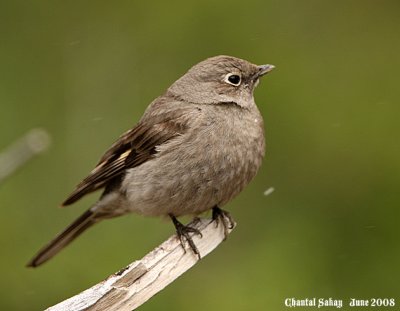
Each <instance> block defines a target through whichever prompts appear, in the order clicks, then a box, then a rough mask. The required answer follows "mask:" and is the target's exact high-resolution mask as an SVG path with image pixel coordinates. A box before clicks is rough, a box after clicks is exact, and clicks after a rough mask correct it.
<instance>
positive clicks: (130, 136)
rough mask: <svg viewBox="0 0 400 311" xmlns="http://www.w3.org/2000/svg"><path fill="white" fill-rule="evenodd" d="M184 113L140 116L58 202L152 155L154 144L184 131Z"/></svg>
mask: <svg viewBox="0 0 400 311" xmlns="http://www.w3.org/2000/svg"><path fill="white" fill-rule="evenodd" d="M187 113H188V111H187V109H180V110H174V111H172V112H168V113H162V114H160V115H156V116H154V115H153V116H152V117H151V118H145V119H142V121H140V122H139V123H138V124H137V125H136V126H135V127H134V128H133V129H131V130H129V131H127V132H125V133H124V134H123V135H121V136H120V138H119V139H118V140H117V141H116V142H115V143H114V144H113V145H112V146H111V147H110V149H109V150H108V151H107V152H106V153H105V154H104V155H103V156H102V158H101V159H100V161H99V163H98V164H97V166H96V167H95V168H94V169H93V170H92V171H91V172H90V174H89V175H88V176H87V177H86V178H85V179H83V180H82V181H81V182H80V183H79V184H78V186H77V187H76V189H75V191H73V192H72V193H71V194H70V195H69V196H68V198H67V199H66V200H65V201H64V202H63V203H62V205H63V206H66V205H70V204H72V203H74V202H76V201H77V200H79V199H80V198H81V197H83V196H84V195H86V194H88V193H90V192H93V191H95V190H98V189H100V188H103V187H105V186H107V184H108V183H109V182H111V181H112V180H113V179H115V178H116V177H118V176H121V175H123V174H124V172H125V170H126V169H128V168H132V167H135V166H138V165H140V164H142V163H144V162H146V161H148V160H149V159H151V158H153V157H154V155H155V154H156V153H157V151H156V147H157V146H160V145H162V144H163V143H165V142H167V141H169V140H170V139H172V138H174V137H176V136H179V135H182V134H184V133H185V131H186V130H187V128H188V124H187V117H185V116H186V115H187Z"/></svg>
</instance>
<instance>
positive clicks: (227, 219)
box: [212, 206, 235, 240]
mask: <svg viewBox="0 0 400 311" xmlns="http://www.w3.org/2000/svg"><path fill="white" fill-rule="evenodd" d="M212 221H215V224H216V226H217V227H218V224H219V223H220V222H221V223H222V225H223V226H224V236H225V238H224V240H226V238H227V237H228V230H231V229H233V227H234V226H235V221H234V220H233V218H232V216H231V214H229V212H227V211H224V210H223V209H220V208H219V207H218V206H214V207H213V208H212Z"/></svg>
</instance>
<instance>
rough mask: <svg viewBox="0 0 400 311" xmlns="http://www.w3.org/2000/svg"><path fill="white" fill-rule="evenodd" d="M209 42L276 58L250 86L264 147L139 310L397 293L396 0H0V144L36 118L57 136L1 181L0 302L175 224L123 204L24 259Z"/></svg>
mask: <svg viewBox="0 0 400 311" xmlns="http://www.w3.org/2000/svg"><path fill="white" fill-rule="evenodd" d="M218 54H228V55H233V56H237V57H241V58H244V59H247V60H250V61H252V62H254V63H258V64H261V63H271V64H274V65H276V67H277V68H276V70H274V72H273V73H271V74H270V75H268V76H267V77H266V78H264V79H263V81H262V82H261V84H260V86H259V87H258V89H257V91H256V94H255V96H256V101H257V103H258V105H259V107H260V110H261V111H262V114H263V115H264V118H265V123H266V132H267V156H266V159H265V161H264V164H263V167H262V169H261V171H260V173H259V174H258V176H257V177H256V179H255V180H254V182H253V183H252V184H251V185H250V186H249V187H248V188H247V189H246V190H245V191H244V192H243V193H242V194H241V195H240V196H239V197H238V198H236V199H235V200H234V201H233V202H231V203H230V204H229V205H228V206H226V208H227V209H228V210H230V211H231V212H232V214H233V216H234V218H235V219H236V221H237V222H238V227H237V229H236V230H235V231H234V232H233V233H232V235H231V236H230V238H229V239H228V241H227V242H226V243H223V244H222V245H221V246H220V247H219V248H218V249H217V250H215V251H214V252H213V253H212V254H211V255H209V256H208V257H206V258H204V259H203V260H202V261H201V262H200V263H199V264H198V265H197V266H196V267H194V268H193V269H192V270H190V271H189V272H188V273H186V274H185V275H184V276H182V277H181V278H180V279H178V280H177V281H176V282H174V283H173V284H172V285H170V286H169V287H168V288H166V289H165V290H164V291H162V292H161V293H160V294H158V295H157V296H156V297H154V298H153V299H151V300H150V301H149V302H148V303H146V304H145V305H144V306H143V307H142V308H141V310H188V309H190V310H192V311H195V310H284V309H286V308H285V307H284V304H283V301H284V299H285V298H287V297H297V298H304V297H308V298H312V297H327V298H328V297H333V298H341V299H344V300H346V301H347V299H349V298H350V297H352V298H354V297H356V298H372V297H375V298H377V297H381V298H386V297H389V298H396V299H397V301H396V302H397V306H398V305H400V294H399V290H400V283H399V280H400V278H399V277H400V267H399V262H400V248H399V237H400V232H399V231H400V230H399V216H400V212H399V203H400V194H399V185H400V180H399V171H400V144H399V134H400V105H399V99H400V87H399V75H400V2H399V1H394V0H393V1H372V0H363V1H361V0H358V1H317V0H315V1H314V0H312V1H311V0H307V1H294V0H293V1H278V0H273V1H272V0H262V1H261V0H260V1H257V0H249V1H236V0H231V1H229V2H228V1H220V2H217V1H211V0H208V1H197V2H196V1H153V2H152V1H147V2H144V1H114V2H112V1H81V2H79V1H64V2H61V1H48V0H47V1H20V0H17V1H16V0H14V1H5V0H3V1H1V2H0V108H1V110H0V111H1V113H0V124H1V131H0V150H1V149H3V148H6V146H8V145H9V144H11V143H12V142H13V141H14V140H16V139H17V138H18V137H19V136H21V135H23V134H24V133H25V132H26V131H28V130H29V129H30V128H32V127H37V126H40V127H43V128H45V129H47V130H48V131H49V133H50V134H51V135H52V139H53V143H52V145H51V148H50V149H49V150H48V151H47V152H46V153H45V154H43V155H41V156H40V157H36V158H35V159H34V160H33V161H31V162H29V163H28V164H27V165H25V166H24V167H23V168H22V169H21V170H19V171H18V172H17V173H15V174H14V175H12V176H11V177H10V178H8V179H7V180H5V181H3V182H2V184H1V185H0V206H1V215H2V216H1V220H0V241H1V249H2V251H1V256H0V264H1V282H0V309H1V310H40V309H43V308H45V307H47V306H50V305H53V304H55V303H57V302H59V301H61V300H64V299H65V298H67V297H69V296H71V295H74V294H76V293H78V292H80V291H81V290H83V289H85V288H87V287H89V286H91V285H93V284H94V283H97V282H98V281H100V280H102V279H103V278H105V277H106V276H108V275H109V274H110V273H112V272H114V271H117V270H118V269H119V268H121V267H123V266H124V265H126V264H128V263H129V262H130V261H132V260H134V259H138V258H140V257H141V256H142V255H144V254H145V253H146V252H148V251H149V250H151V249H152V248H153V247H155V246H156V245H158V244H159V243H160V242H162V241H163V240H165V239H166V238H167V237H168V236H169V235H171V234H172V233H173V231H174V229H173V226H172V224H170V223H169V222H165V221H162V220H159V219H151V218H143V217H140V216H137V215H131V216H127V217H123V218H119V219H114V220H111V221H107V222H104V223H102V224H100V225H98V226H95V227H94V228H93V229H91V230H89V231H88V232H87V233H86V234H84V235H83V236H82V237H81V238H80V239H78V240H77V241H76V242H75V243H73V244H72V245H71V246H70V247H68V248H67V249H66V250H65V251H63V252H62V253H61V254H60V255H59V256H57V257H56V258H54V260H52V261H51V262H49V263H48V264H46V265H44V266H43V267H40V268H39V269H37V270H32V269H27V268H25V267H24V265H25V264H26V262H27V261H28V260H29V259H30V257H31V256H32V255H33V254H34V253H35V252H36V251H37V249H38V248H39V247H41V246H42V245H43V244H44V243H45V242H47V241H48V240H49V239H51V238H52V237H53V236H54V235H55V234H56V233H57V232H58V231H60V230H61V229H62V228H63V227H64V226H66V225H67V224H68V223H69V222H71V221H72V220H73V219H74V218H75V217H77V216H78V215H79V214H80V213H81V212H82V211H83V210H85V209H86V208H87V207H88V206H89V205H90V204H91V202H93V201H94V200H96V198H97V195H98V193H96V194H94V195H90V196H89V197H87V198H85V199H83V200H81V201H79V202H78V203H77V204H75V205H74V206H72V207H69V208H66V209H59V208H57V207H58V205H59V204H60V202H62V201H63V199H64V198H65V197H66V195H68V194H69V192H70V191H71V190H72V189H73V188H74V187H75V185H76V183H77V182H79V181H80V179H81V178H82V177H84V176H85V175H86V173H88V172H89V171H90V170H91V169H92V168H93V166H94V165H95V163H96V162H97V160H98V158H99V157H100V156H101V154H102V152H103V151H104V150H105V149H106V148H108V147H109V146H110V144H111V143H112V142H113V141H114V140H115V139H116V138H117V137H118V136H119V134H120V133H122V132H123V131H125V130H127V129H129V128H130V127H131V126H132V125H133V124H135V123H136V122H137V120H138V119H139V118H140V116H141V114H142V113H143V111H144V109H145V107H146V106H147V104H148V103H150V101H151V100H153V99H154V98H155V97H157V96H158V95H160V94H161V93H162V92H163V91H164V90H165V89H166V88H167V87H168V86H169V85H170V84H171V83H172V82H173V81H175V80H176V79H177V78H178V77H179V76H180V75H182V74H183V73H184V72H185V71H186V70H187V69H189V68H190V67H191V66H192V65H193V64H195V63H197V62H198V61H201V60H203V59H205V58H207V57H209V56H214V55H218ZM270 187H273V188H274V189H275V191H274V192H273V193H272V194H271V195H269V196H264V195H263V193H264V191H265V190H266V189H268V188H270ZM189 204H190V203H189Z"/></svg>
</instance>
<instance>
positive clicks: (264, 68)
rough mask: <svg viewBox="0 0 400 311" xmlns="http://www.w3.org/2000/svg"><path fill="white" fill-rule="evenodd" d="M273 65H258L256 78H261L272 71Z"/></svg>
mask: <svg viewBox="0 0 400 311" xmlns="http://www.w3.org/2000/svg"><path fill="white" fill-rule="evenodd" d="M274 68H275V66H274V65H269V64H267V65H260V66H258V70H259V71H258V73H257V78H259V77H262V76H263V75H265V74H267V73H268V72H270V71H272V69H274Z"/></svg>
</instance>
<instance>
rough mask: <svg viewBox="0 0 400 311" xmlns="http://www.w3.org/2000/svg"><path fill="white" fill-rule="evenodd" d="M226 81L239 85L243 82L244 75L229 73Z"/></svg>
mask: <svg viewBox="0 0 400 311" xmlns="http://www.w3.org/2000/svg"><path fill="white" fill-rule="evenodd" d="M224 81H225V82H226V83H228V84H231V85H233V86H239V85H240V83H241V82H242V77H241V76H240V75H239V74H237V73H228V74H227V75H226V76H225V78H224Z"/></svg>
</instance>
